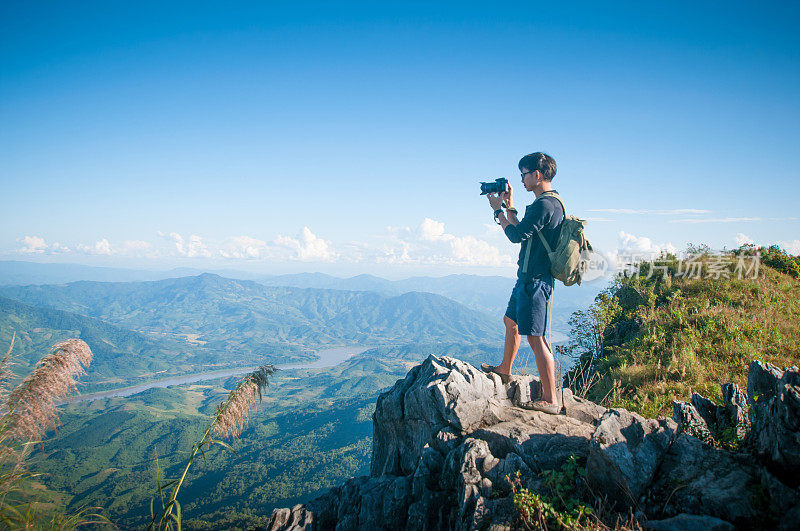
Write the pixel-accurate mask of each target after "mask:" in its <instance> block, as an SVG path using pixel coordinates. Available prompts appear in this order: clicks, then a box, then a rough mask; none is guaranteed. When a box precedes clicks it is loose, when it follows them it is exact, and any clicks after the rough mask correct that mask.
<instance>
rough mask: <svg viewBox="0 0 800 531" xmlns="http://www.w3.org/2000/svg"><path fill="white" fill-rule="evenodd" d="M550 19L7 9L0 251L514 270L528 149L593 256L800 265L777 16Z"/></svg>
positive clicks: (261, 8)
mask: <svg viewBox="0 0 800 531" xmlns="http://www.w3.org/2000/svg"><path fill="white" fill-rule="evenodd" d="M561 4H563V5H561ZM561 4H559V5H554V3H543V4H538V3H535V2H526V3H516V4H514V3H503V2H494V3H491V4H490V5H487V6H479V5H472V4H467V3H463V2H461V3H432V2H425V3H414V2H402V3H390V2H363V3H348V4H344V3H332V2H328V3H316V2H291V3H288V2H282V3H274V4H273V3H266V2H253V3H210V2H191V3H189V2H187V3H179V2H152V3H150V2H137V3H124V4H123V3H116V2H81V3H55V2H52V3H37V2H5V3H3V4H2V6H0V68H1V69H2V70H1V72H2V74H0V124H2V125H1V126H0V184H2V189H3V194H2V199H0V202H1V203H0V207H1V208H0V258H2V259H23V260H37V261H63V262H79V263H86V264H97V265H126V266H131V267H146V268H166V267H173V266H176V265H188V266H196V267H234V268H240V269H250V270H258V271H264V272H290V271H317V270H318V271H326V272H332V273H337V274H357V273H361V272H370V273H373V274H379V275H381V274H382V275H384V276H395V277H396V276H404V275H406V276H407V275H411V274H420V273H425V274H445V273H458V272H464V273H474V272H478V273H500V274H513V272H514V267H513V262H514V261H515V254H516V249H515V247H514V246H513V245H512V244H510V243H509V242H507V241H505V240H504V238H503V236H502V234H501V233H500V232H499V230H497V229H496V228H495V227H494V226H493V225H492V222H491V211H490V209H489V207H488V204H487V202H486V200H485V198H483V197H480V196H479V195H478V185H477V183H478V181H481V180H492V179H495V178H497V177H501V176H502V177H507V178H509V179H510V180H511V181H512V183H513V184H518V183H519V176H518V175H519V174H518V171H517V168H516V163H517V161H518V160H519V158H520V156H522V155H524V154H525V153H529V152H532V151H539V150H542V151H546V152H548V153H550V154H551V155H553V156H554V157H555V158H556V160H557V162H558V165H559V170H558V174H557V176H556V179H555V180H554V182H553V184H554V187H555V188H556V189H557V190H558V191H559V192H560V193H561V194H562V196H563V197H564V199H565V201H566V204H567V208H568V210H569V211H570V212H571V213H573V214H575V215H579V216H581V217H586V218H588V219H589V220H590V224H589V227H588V234H589V237H590V239H591V240H592V242H593V243H594V244H595V247H596V248H599V249H601V250H603V251H605V252H607V253H611V254H613V253H624V252H626V251H632V250H635V251H637V252H642V253H647V252H655V251H657V250H658V249H662V248H676V249H683V248H685V246H686V244H687V242H695V243H698V242H704V243H707V244H709V245H711V246H712V247H716V248H722V247H723V246H726V247H728V248H731V247H735V246H736V245H737V242H742V241H748V240H752V241H755V242H756V243H774V242H779V243H781V244H782V245H784V247H786V248H787V249H789V250H791V251H792V252H794V253H800V240H798V238H800V231H799V230H798V229H800V214H798V213H797V211H796V205H797V204H799V203H800V186H798V184H797V178H798V173H799V172H798V170H800V150H799V149H797V146H798V140H799V139H800V135H798V133H799V132H800V131H799V129H800V126H799V125H798V124H800V59H799V58H800V54H799V53H798V52H800V39H798V37H797V32H796V28H797V27H798V23H800V8H798V5H797V3H795V2H783V3H770V2H760V3H758V4H753V3H732V2H728V3H724V4H723V3H718V2H714V3H710V2H709V3H703V2H691V3H681V2H670V3H668V4H667V3H658V4H657V3H642V2H630V3H602V4H601V3H597V2H589V3H561ZM515 188H516V189H517V191H518V193H517V194H516V195H517V198H516V203H517V205H524V204H527V203H529V202H530V201H532V199H533V197H532V195H531V194H528V195H529V197H524V192H520V190H521V187H520V186H516V187H515Z"/></svg>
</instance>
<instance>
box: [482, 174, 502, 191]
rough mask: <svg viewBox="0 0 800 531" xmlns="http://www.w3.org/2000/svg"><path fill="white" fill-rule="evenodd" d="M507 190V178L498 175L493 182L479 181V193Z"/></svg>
mask: <svg viewBox="0 0 800 531" xmlns="http://www.w3.org/2000/svg"><path fill="white" fill-rule="evenodd" d="M507 190H508V179H504V178H502V177H500V178H499V179H495V180H494V182H493V183H481V195H486V194H502V193H504V192H506V191H507Z"/></svg>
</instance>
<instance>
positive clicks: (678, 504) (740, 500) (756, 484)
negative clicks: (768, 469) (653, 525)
mask: <svg viewBox="0 0 800 531" xmlns="http://www.w3.org/2000/svg"><path fill="white" fill-rule="evenodd" d="M760 484H761V480H760V477H759V473H758V466H757V464H756V463H755V462H754V460H753V459H752V458H751V457H749V456H747V455H746V454H740V453H734V452H729V451H726V450H720V449H716V448H713V447H711V446H709V445H707V444H705V443H703V442H702V441H700V440H699V439H697V438H695V437H690V436H687V435H685V434H684V435H680V436H678V437H677V439H676V440H675V442H674V443H673V444H672V446H671V447H670V448H669V451H668V452H667V453H666V455H665V456H664V459H663V461H662V462H661V466H660V467H659V471H658V475H657V476H656V477H655V481H654V482H653V484H652V485H651V488H650V492H649V496H648V505H649V509H650V512H652V513H654V514H665V515H666V516H673V515H677V514H680V513H692V514H698V515H709V516H714V517H717V518H722V519H724V520H726V521H728V522H732V523H734V524H736V525H747V524H749V523H752V522H753V519H754V518H756V515H757V514H758V511H757V508H756V506H755V505H756V500H755V497H754V493H755V492H758V490H759V489H760Z"/></svg>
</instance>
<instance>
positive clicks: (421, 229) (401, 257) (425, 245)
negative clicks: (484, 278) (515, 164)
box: [375, 218, 514, 267]
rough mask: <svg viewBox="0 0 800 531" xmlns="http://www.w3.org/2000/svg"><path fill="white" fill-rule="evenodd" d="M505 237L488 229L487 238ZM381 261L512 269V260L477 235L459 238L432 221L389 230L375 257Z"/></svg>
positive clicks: (442, 224) (426, 219)
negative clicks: (510, 267)
mask: <svg viewBox="0 0 800 531" xmlns="http://www.w3.org/2000/svg"><path fill="white" fill-rule="evenodd" d="M497 235H502V231H498V229H494V228H492V227H491V226H487V229H486V235H485V236H487V237H490V236H497ZM375 260H376V261H378V262H389V263H395V264H450V265H469V266H496V267H503V266H512V265H513V264H514V260H513V258H512V257H511V256H510V255H508V254H503V253H502V252H501V251H500V249H499V248H497V247H495V246H494V245H492V244H491V243H489V242H487V241H485V240H482V239H479V238H476V237H475V236H456V235H454V234H450V233H448V232H447V231H446V230H445V226H444V223H442V222H441V221H436V220H433V219H430V218H425V219H424V220H422V223H420V224H419V225H418V226H417V227H416V228H413V229H412V228H410V227H399V228H394V227H387V230H386V235H385V237H384V242H383V244H382V245H381V246H380V248H379V252H378V253H377V255H376V256H375Z"/></svg>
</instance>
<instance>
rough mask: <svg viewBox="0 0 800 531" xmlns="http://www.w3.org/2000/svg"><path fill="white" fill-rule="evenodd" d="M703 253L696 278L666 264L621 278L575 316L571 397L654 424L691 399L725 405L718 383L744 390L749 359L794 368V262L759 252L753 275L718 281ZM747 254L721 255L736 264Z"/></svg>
mask: <svg viewBox="0 0 800 531" xmlns="http://www.w3.org/2000/svg"><path fill="white" fill-rule="evenodd" d="M693 250H694V251H697V250H698V248H693ZM699 250H700V251H701V252H699V253H695V257H696V258H695V260H696V262H697V264H699V265H698V266H696V267H697V269H696V270H695V273H696V274H695V275H687V274H683V275H681V272H682V271H683V272H684V273H685V271H686V264H685V262H684V263H681V261H679V260H678V259H677V258H676V257H675V256H674V255H666V256H662V257H661V258H660V259H658V260H654V261H651V262H644V263H642V264H640V265H639V266H638V270H637V271H635V273H636V274H634V275H631V276H627V277H624V276H623V277H620V278H617V279H616V281H615V282H614V283H613V285H612V286H611V287H610V288H608V289H607V290H605V291H603V292H602V293H600V295H598V296H597V298H596V300H595V304H594V306H593V307H592V308H590V309H589V310H588V311H587V312H577V313H576V314H574V315H573V318H572V320H571V322H570V324H571V327H572V333H571V342H570V343H569V344H568V345H566V346H564V347H561V353H562V354H563V355H566V356H571V357H573V358H574V359H576V360H577V363H576V366H575V369H573V370H572V371H570V372H569V373H568V375H567V379H568V383H569V385H570V387H572V388H573V390H575V391H576V392H577V393H578V394H580V395H582V396H585V397H587V398H589V399H590V400H593V401H595V402H598V403H602V404H604V405H607V406H610V407H623V408H625V409H629V410H631V411H635V412H637V413H640V414H642V415H644V416H646V417H650V418H654V417H657V416H659V415H664V416H670V415H671V414H672V401H673V400H683V401H687V400H689V398H690V397H691V394H692V392H695V391H696V392H699V393H700V394H702V395H704V396H706V397H708V398H711V399H712V400H715V401H716V402H721V401H722V396H721V392H720V384H722V383H726V382H734V383H736V384H738V385H739V386H740V387H743V388H746V383H747V368H748V366H749V364H750V362H751V361H752V360H754V359H756V360H760V361H764V362H769V363H772V364H774V365H777V366H779V367H786V366H792V365H796V364H797V361H798V359H800V327H798V326H797V322H798V320H800V282H798V280H797V276H796V275H795V274H794V273H793V271H794V267H795V266H796V265H797V264H798V261H800V259H798V257H791V256H789V255H786V254H785V253H783V251H780V249H778V248H777V247H774V246H773V247H769V248H761V249H760V250H759V251H760V254H761V258H762V260H761V265H760V267H759V268H758V270H757V273H756V272H755V270H754V269H751V270H750V273H749V274H748V275H741V276H742V278H739V275H736V274H728V275H727V276H726V275H720V274H718V273H717V272H718V271H719V267H718V265H717V262H718V261H719V258H717V256H718V255H714V254H712V253H711V252H710V251H709V250H708V248H699ZM753 251H754V250H753V249H746V248H744V249H740V250H737V251H734V252H732V253H726V254H725V255H724V256H725V257H727V259H730V260H733V261H736V260H738V257H740V256H742V253H745V252H751V253H752V252H753ZM775 264H777V265H775ZM792 264H794V265H792ZM773 266H775V267H773ZM752 277H754V278H752Z"/></svg>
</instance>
